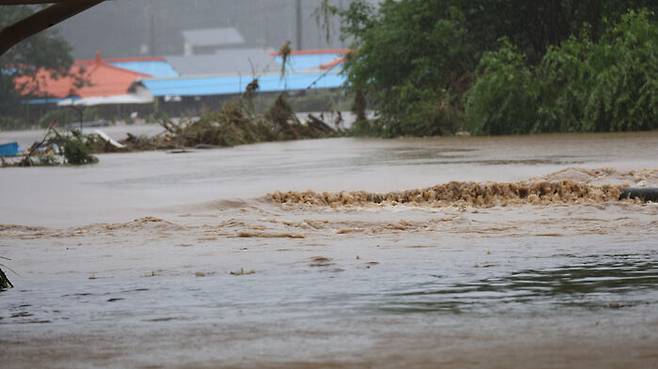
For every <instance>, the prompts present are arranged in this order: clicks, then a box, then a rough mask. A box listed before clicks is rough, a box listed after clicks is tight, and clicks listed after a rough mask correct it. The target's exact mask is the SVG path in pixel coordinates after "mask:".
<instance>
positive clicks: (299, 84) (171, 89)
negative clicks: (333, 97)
mask: <svg viewBox="0 0 658 369" xmlns="http://www.w3.org/2000/svg"><path fill="white" fill-rule="evenodd" d="M345 81H346V78H345V76H343V75H341V74H338V73H337V72H330V73H327V74H324V73H323V72H315V73H294V74H288V75H287V76H286V78H285V79H283V80H282V79H281V78H280V76H279V75H278V74H276V75H275V74H270V75H266V76H261V77H260V78H259V79H258V82H259V85H260V89H259V91H260V92H281V91H286V90H306V89H308V88H311V89H328V88H338V87H341V86H343V85H344V84H345ZM250 82H251V79H250V78H248V77H242V78H240V77H238V76H212V77H179V78H168V79H150V80H143V81H142V83H143V84H144V86H145V87H146V88H147V89H148V90H149V91H150V92H151V93H152V94H153V96H156V97H163V96H213V95H238V94H241V93H243V92H244V90H245V88H246V86H247V85H248V84H249V83H250Z"/></svg>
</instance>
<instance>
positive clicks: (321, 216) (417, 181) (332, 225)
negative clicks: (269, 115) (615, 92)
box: [0, 134, 658, 368]
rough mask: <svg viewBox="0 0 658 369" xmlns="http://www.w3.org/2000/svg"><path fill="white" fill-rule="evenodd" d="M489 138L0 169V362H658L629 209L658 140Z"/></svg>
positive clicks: (647, 250)
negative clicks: (2, 282)
mask: <svg viewBox="0 0 658 369" xmlns="http://www.w3.org/2000/svg"><path fill="white" fill-rule="evenodd" d="M492 140H493V141H487V140H482V139H474V141H470V140H463V139H459V140H457V139H454V140H451V139H448V140H446V141H433V140H428V141H422V140H421V141H415V140H414V141H404V140H401V141H363V142H359V141H352V140H322V141H315V142H297V143H282V144H275V145H270V144H268V145H255V146H249V147H242V148H236V149H228V150H218V151H214V152H197V153H191V154H186V155H187V156H183V157H179V156H167V154H164V153H163V154H153V153H151V154H129V155H117V156H104V157H103V158H102V161H101V166H100V167H98V168H82V169H77V170H75V171H74V170H72V169H64V170H65V171H66V175H63V174H62V173H61V172H58V171H51V170H46V169H35V170H32V169H30V170H27V171H24V172H23V171H15V170H11V171H10V172H3V173H0V175H3V177H2V179H3V180H5V179H7V180H6V181H5V184H7V183H9V184H15V183H21V184H22V185H23V186H22V187H21V188H18V187H15V188H11V189H10V190H9V191H10V192H13V193H12V194H11V195H9V194H7V191H3V192H2V195H0V198H2V200H3V201H6V202H3V204H8V206H6V207H3V209H2V212H1V214H0V217H1V222H0V223H2V224H3V225H0V256H3V257H6V258H7V259H9V260H5V259H2V260H0V262H1V263H2V264H3V265H6V266H7V267H9V268H11V270H9V269H5V268H4V267H3V270H5V272H7V275H8V277H9V278H10V279H11V280H12V282H13V283H14V285H15V286H16V287H15V288H13V289H9V290H6V291H3V292H0V347H2V348H1V349H0V362H2V363H3V368H4V367H5V366H6V367H8V368H33V367H54V368H77V367H80V368H83V367H84V368H86V367H117V368H122V367H139V368H142V367H143V368H146V367H180V368H210V367H212V368H216V367H227V368H238V367H244V368H250V367H266V368H272V367H280V368H320V367H334V368H336V367H339V368H342V367H345V368H351V367H381V368H396V367H400V366H405V367H409V368H425V367H442V368H463V367H475V368H478V367H480V368H484V367H487V368H489V367H492V366H493V367H500V368H514V367H525V366H527V365H526V364H527V363H528V362H532V363H535V364H537V365H536V366H539V367H554V368H561V367H564V368H567V367H579V368H590V367H591V368H594V367H596V368H600V367H652V366H656V364H658V357H657V356H656V355H655V347H658V334H656V332H658V329H656V328H658V309H657V306H658V241H657V240H658V206H656V204H652V203H642V202H639V201H628V200H624V201H620V200H619V191H620V190H621V189H622V188H625V187H627V186H633V187H651V186H655V185H658V171H657V170H656V169H655V168H652V167H651V163H652V162H653V160H655V157H658V156H655V155H658V152H656V150H658V149H656V145H655V143H656V136H655V134H647V135H646V136H633V135H621V136H616V135H615V136H605V139H602V138H600V137H599V136H595V137H590V136H585V137H581V138H580V139H579V138H573V137H571V136H565V138H564V139H560V140H557V139H555V137H553V136H548V137H546V138H543V139H542V138H514V139H511V138H509V139H508V138H500V139H495V140H494V139H492ZM357 143H358V144H359V145H362V146H358V145H356V144H357ZM501 144H502V146H501ZM512 144H514V147H513V148H511V147H508V146H506V145H512ZM586 144H587V145H586ZM588 145H589V146H591V147H586V146H588ZM495 147H498V149H495ZM632 147H635V148H638V147H640V148H643V150H641V152H640V151H637V152H636V153H635V155H632V150H631V148H632ZM531 148H532V150H531ZM537 148H542V149H544V152H546V154H544V155H541V154H537V153H536V152H537V150H538V149H537ZM558 149H559V150H560V151H562V153H561V154H560V155H561V156H560V157H559V158H558V157H557V156H558V153H557V151H558ZM317 150H320V151H321V152H320V153H317ZM314 155H315V156H314ZM448 156H454V158H448ZM457 157H459V158H457ZM170 158H171V159H170ZM139 160H143V162H139ZM199 160H200V161H201V163H199V162H198V161H199ZM546 160H548V161H550V163H547V162H545V161H546ZM445 161H452V164H445V163H444V162H445ZM477 161H480V163H479V164H475V163H474V162H477ZM464 162H468V164H464ZM103 163H105V164H103ZM103 165H105V166H103ZM492 167H494V168H495V169H494V170H491V169H490V168H492ZM275 169H276V172H274V173H268V172H267V171H268V170H275ZM385 169H386V170H389V169H390V171H391V173H389V174H384V173H385ZM6 173H11V174H12V175H15V176H18V177H19V179H20V181H19V180H18V179H15V178H9V175H7V174H6ZM305 175H306V176H305ZM66 176H68V177H66ZM65 177H66V178H69V179H66V180H65V179H64V178H65ZM240 178H242V179H243V180H242V181H240ZM34 181H37V182H34ZM37 184H38V185H37ZM46 184H49V185H51V186H54V187H55V189H53V188H49V187H47V186H46ZM37 187H38V188H43V189H44V193H45V194H43V193H41V194H37V193H35V194H33V196H32V194H31V193H30V189H34V188H37ZM306 190H308V191H306ZM58 193H59V194H61V197H56V194H58ZM268 193H269V194H271V195H266V194H268ZM30 196H32V197H30ZM51 196H52V201H51ZM60 205H61V206H60ZM53 217H54V218H53ZM492 363H494V364H495V365H494V364H492Z"/></svg>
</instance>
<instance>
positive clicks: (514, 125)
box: [465, 40, 538, 135]
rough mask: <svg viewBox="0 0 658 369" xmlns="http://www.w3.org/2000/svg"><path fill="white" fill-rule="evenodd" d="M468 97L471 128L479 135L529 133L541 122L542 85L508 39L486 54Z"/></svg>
mask: <svg viewBox="0 0 658 369" xmlns="http://www.w3.org/2000/svg"><path fill="white" fill-rule="evenodd" d="M478 75H479V78H478V79H477V81H476V82H475V85H474V86H473V88H472V89H471V90H470V91H469V92H468V94H467V95H466V103H465V111H466V116H467V120H468V123H469V128H470V129H471V131H473V132H474V133H478V134H494V135H495V134H504V133H513V134H518V133H527V132H529V131H531V130H532V125H533V123H534V122H535V121H536V120H537V110H538V107H537V99H538V96H537V95H538V88H537V87H538V86H537V82H536V80H535V78H534V76H533V73H532V71H531V70H530V68H529V67H528V66H527V65H526V62H525V57H524V55H523V54H522V53H521V52H520V51H519V50H518V49H517V48H516V47H514V46H513V45H512V44H511V43H510V42H509V41H508V40H503V42H502V47H501V49H500V50H498V51H496V52H489V53H486V54H485V55H484V56H483V57H482V61H481V62H480V66H479V68H478Z"/></svg>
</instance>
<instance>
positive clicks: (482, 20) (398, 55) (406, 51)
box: [341, 0, 658, 136]
mask: <svg viewBox="0 0 658 369" xmlns="http://www.w3.org/2000/svg"><path fill="white" fill-rule="evenodd" d="M640 7H646V8H649V9H654V10H658V2H656V1H655V0H624V1H619V0H547V1H542V2H529V1H526V0H468V1H467V0H383V2H382V3H381V4H380V6H379V7H377V8H375V7H373V6H371V5H369V4H368V3H367V2H366V1H364V0H357V1H355V2H353V3H352V5H351V6H350V7H349V8H348V9H347V10H346V11H344V12H342V13H341V16H342V20H343V33H344V34H345V35H346V37H347V38H348V39H350V40H351V41H352V45H353V49H354V50H355V51H354V52H353V53H352V55H351V56H350V58H349V60H348V62H347V63H346V67H345V72H346V73H347V75H348V77H349V83H350V84H351V86H352V87H353V88H354V89H355V90H361V91H363V92H364V93H365V94H366V96H367V100H368V102H369V103H370V104H371V106H370V107H371V108H374V109H375V110H377V111H378V112H379V113H380V119H378V120H377V121H376V122H370V123H369V124H368V128H369V129H370V133H371V134H381V135H385V136H398V135H435V134H443V133H446V132H450V131H453V130H455V129H457V128H459V127H463V124H464V123H463V122H462V121H461V117H462V116H463V114H460V113H461V112H462V111H463V109H464V106H463V96H464V94H465V92H466V91H468V90H469V89H470V88H471V87H472V86H473V84H474V83H476V82H475V78H476V70H477V67H478V65H481V64H480V60H481V59H482V57H483V55H485V54H486V53H487V52H489V51H495V50H496V49H497V48H498V46H499V42H498V40H500V39H501V38H506V39H508V40H509V44H510V45H513V48H514V52H515V53H518V54H519V56H521V57H522V59H523V61H522V62H521V63H520V64H519V65H526V64H527V65H536V64H538V63H540V62H541V61H542V59H543V57H544V55H545V54H546V52H547V51H548V50H550V48H551V47H553V46H558V45H560V44H561V43H563V42H565V41H566V40H568V39H569V38H570V37H572V36H574V35H577V34H578V33H579V32H580V31H581V30H582V29H583V28H584V27H586V28H587V29H588V30H589V35H590V37H591V39H592V41H594V42H596V41H598V40H599V38H600V37H602V35H604V34H605V33H606V32H605V30H606V29H607V27H608V25H609V24H610V22H614V21H617V20H619V18H620V16H621V15H622V14H624V13H626V12H627V10H628V9H637V8H640ZM653 17H654V19H655V16H653ZM494 59H495V57H494ZM494 59H492V57H490V58H489V59H488V60H487V61H486V62H485V64H487V63H489V64H490V65H488V66H487V65H484V66H481V69H480V75H481V74H482V69H489V70H492V68H502V69H504V68H503V65H497V66H496V65H493V64H491V63H492V62H493V60H494ZM518 61H519V60H518V59H516V58H514V59H510V60H507V62H510V63H518ZM503 62H504V61H503ZM516 66H517V64H512V65H511V67H512V69H514V68H515V67H516ZM502 69H501V70H502ZM527 76H528V75H527V73H520V74H518V75H515V76H514V78H521V81H523V83H530V81H529V80H527ZM487 85H488V86H489V87H490V88H493V86H495V81H493V80H490V81H488V82H487ZM481 87H482V88H484V84H483V85H481ZM508 92H510V91H508ZM521 92H522V91H521V90H520V89H519V90H517V91H516V92H515V94H517V96H516V97H517V98H521ZM523 98H524V99H525V98H526V97H523ZM483 107H484V106H482V107H476V106H475V105H472V106H471V108H472V110H471V111H472V112H474V111H475V110H473V109H476V108H478V109H479V108H483ZM480 113H482V114H485V113H486V112H485V111H483V110H480ZM489 128H493V126H491V127H489ZM526 128H527V127H526ZM488 130H489V129H486V130H485V131H488ZM523 130H525V129H520V131H523Z"/></svg>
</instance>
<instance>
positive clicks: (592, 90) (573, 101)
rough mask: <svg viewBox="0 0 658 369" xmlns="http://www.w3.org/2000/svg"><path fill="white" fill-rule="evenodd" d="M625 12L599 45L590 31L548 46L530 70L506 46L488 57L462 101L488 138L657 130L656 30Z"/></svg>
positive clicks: (645, 15)
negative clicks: (493, 135) (541, 133)
mask: <svg viewBox="0 0 658 369" xmlns="http://www.w3.org/2000/svg"><path fill="white" fill-rule="evenodd" d="M651 17H652V14H651V13H649V12H647V11H640V12H635V11H630V12H629V13H628V14H626V15H624V16H623V17H622V18H621V20H620V21H619V22H617V23H615V24H611V25H610V26H609V27H608V31H606V32H605V33H604V34H603V35H602V36H601V37H600V38H599V39H598V40H597V41H594V40H593V39H592V37H591V33H590V32H584V33H583V34H582V35H580V36H578V37H576V36H572V37H571V38H569V39H568V40H567V41H565V42H563V43H562V44H561V45H560V46H551V47H549V49H548V52H547V53H546V54H545V55H544V57H543V59H542V61H541V63H540V64H539V65H537V66H528V65H527V64H526V63H524V61H523V55H522V53H521V52H520V51H519V50H518V49H516V48H515V47H513V46H512V45H511V44H510V43H509V42H504V43H503V46H502V47H501V49H500V50H498V51H496V52H491V53H487V54H486V55H485V56H484V57H483V58H482V62H481V63H480V68H479V76H478V79H477V82H476V83H475V85H474V86H473V88H472V89H471V91H470V92H469V93H468V95H467V97H466V115H467V117H468V120H469V122H470V123H471V124H472V127H474V129H475V130H476V131H478V132H481V133H486V134H505V133H532V132H610V131H631V130H649V129H658V25H656V23H655V22H652V21H651Z"/></svg>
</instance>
